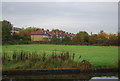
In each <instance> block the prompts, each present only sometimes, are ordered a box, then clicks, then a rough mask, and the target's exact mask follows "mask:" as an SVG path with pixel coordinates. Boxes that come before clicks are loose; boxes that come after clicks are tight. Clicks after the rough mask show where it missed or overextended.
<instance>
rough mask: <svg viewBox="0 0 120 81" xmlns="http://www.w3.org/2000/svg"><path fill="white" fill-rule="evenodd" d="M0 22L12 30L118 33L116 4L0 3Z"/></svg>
mask: <svg viewBox="0 0 120 81" xmlns="http://www.w3.org/2000/svg"><path fill="white" fill-rule="evenodd" d="M2 10H3V11H2V19H3V20H9V21H10V22H11V23H12V24H13V26H17V27H20V28H22V27H29V26H35V27H40V28H44V29H50V30H51V29H61V30H64V31H68V32H72V33H77V32H79V31H87V32H88V33H90V32H93V33H98V32H99V31H100V30H104V31H105V32H107V33H117V31H118V3H117V2H103V3H102V2H56V3H55V2H3V3H2Z"/></svg>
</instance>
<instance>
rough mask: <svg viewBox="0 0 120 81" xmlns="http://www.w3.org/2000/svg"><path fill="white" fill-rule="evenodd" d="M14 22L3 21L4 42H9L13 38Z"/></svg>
mask: <svg viewBox="0 0 120 81" xmlns="http://www.w3.org/2000/svg"><path fill="white" fill-rule="evenodd" d="M12 27H13V26H12V24H11V23H10V22H9V21H7V20H3V21H2V42H7V41H9V40H10V39H11V30H12Z"/></svg>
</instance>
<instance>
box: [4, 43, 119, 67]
mask: <svg viewBox="0 0 120 81" xmlns="http://www.w3.org/2000/svg"><path fill="white" fill-rule="evenodd" d="M2 48H3V52H7V53H9V55H11V54H12V52H13V51H21V50H24V51H29V52H35V51H36V52H37V53H39V54H41V53H43V52H46V54H52V51H55V50H56V52H57V53H60V52H62V51H64V52H67V51H69V52H71V53H75V61H78V59H79V56H80V55H81V60H83V59H85V60H88V61H89V62H90V63H91V64H92V65H93V66H112V67H115V66H117V61H118V47H113V46H77V45H48V44H36V45H35V44H33V45H4V46H3V47H2Z"/></svg>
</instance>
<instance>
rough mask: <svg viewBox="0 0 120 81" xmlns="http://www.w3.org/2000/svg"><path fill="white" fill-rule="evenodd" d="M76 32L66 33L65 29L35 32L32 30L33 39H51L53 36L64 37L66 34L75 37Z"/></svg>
mask: <svg viewBox="0 0 120 81" xmlns="http://www.w3.org/2000/svg"><path fill="white" fill-rule="evenodd" d="M73 35H74V34H71V33H69V34H68V33H66V32H63V31H56V32H54V31H49V30H46V31H44V30H36V31H35V32H31V41H51V38H52V37H53V36H56V37H57V38H60V39H63V38H64V37H65V36H68V37H71V39H72V37H73Z"/></svg>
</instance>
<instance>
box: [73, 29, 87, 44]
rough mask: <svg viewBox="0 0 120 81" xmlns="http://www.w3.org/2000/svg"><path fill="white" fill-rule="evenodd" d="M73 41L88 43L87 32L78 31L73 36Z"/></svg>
mask: <svg viewBox="0 0 120 81" xmlns="http://www.w3.org/2000/svg"><path fill="white" fill-rule="evenodd" d="M74 40H75V42H79V43H80V44H88V43H89V34H88V33H87V32H85V31H80V32H79V33H77V34H76V35H75V37H74Z"/></svg>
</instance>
